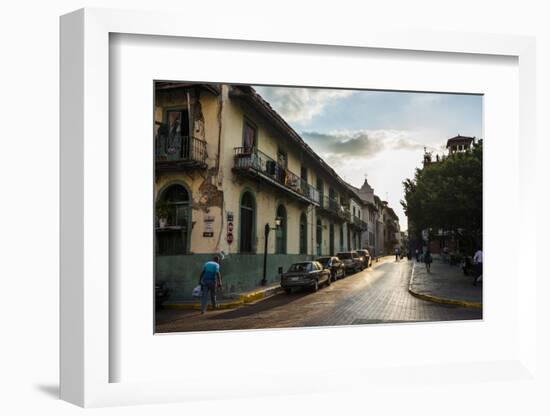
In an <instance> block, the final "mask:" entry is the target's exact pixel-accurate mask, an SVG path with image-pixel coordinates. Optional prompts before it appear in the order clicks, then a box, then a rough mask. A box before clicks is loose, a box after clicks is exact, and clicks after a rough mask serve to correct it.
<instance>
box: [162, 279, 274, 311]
mask: <svg viewBox="0 0 550 416" xmlns="http://www.w3.org/2000/svg"><path fill="white" fill-rule="evenodd" d="M281 292H282V289H281V286H280V285H279V284H278V283H277V284H271V285H269V286H260V287H257V288H255V289H253V290H251V291H248V292H243V293H237V294H230V295H226V296H225V297H224V295H223V294H222V296H221V299H218V302H217V305H218V309H233V308H236V307H238V306H241V305H244V304H245V303H252V302H256V301H258V300H260V299H265V298H268V297H270V296H273V295H276V294H278V293H281ZM162 307H163V308H165V309H187V310H189V309H192V310H200V308H201V302H200V299H198V298H197V299H192V300H182V301H167V302H165V303H164V304H163V305H162ZM211 309H212V305H210V299H208V310H211Z"/></svg>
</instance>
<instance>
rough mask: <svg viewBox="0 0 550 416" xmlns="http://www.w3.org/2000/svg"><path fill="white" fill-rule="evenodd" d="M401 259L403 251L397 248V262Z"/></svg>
mask: <svg viewBox="0 0 550 416" xmlns="http://www.w3.org/2000/svg"><path fill="white" fill-rule="evenodd" d="M400 258H401V251H400V250H399V249H398V248H396V249H395V261H399V259H400Z"/></svg>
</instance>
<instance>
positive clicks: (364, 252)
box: [356, 249, 371, 269]
mask: <svg viewBox="0 0 550 416" xmlns="http://www.w3.org/2000/svg"><path fill="white" fill-rule="evenodd" d="M356 251H357V254H359V256H361V257H363V259H364V265H365V267H364V268H365V269H366V268H368V267H369V266H370V261H371V258H370V254H369V251H368V250H367V249H363V250H356Z"/></svg>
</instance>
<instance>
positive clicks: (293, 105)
mask: <svg viewBox="0 0 550 416" xmlns="http://www.w3.org/2000/svg"><path fill="white" fill-rule="evenodd" d="M255 88H256V90H257V91H258V93H259V94H260V95H261V96H262V97H263V98H264V99H265V100H266V101H267V102H269V103H270V104H271V106H272V107H273V108H274V109H275V111H277V112H278V113H279V114H280V115H281V116H282V117H283V118H284V119H285V120H287V121H288V122H290V123H303V122H307V121H309V120H311V119H312V118H313V117H315V116H316V115H318V114H321V113H322V112H323V109H324V108H325V107H326V106H327V105H328V104H329V103H330V102H332V101H334V100H339V99H342V98H346V97H349V96H350V95H352V94H354V93H355V91H349V90H335V89H318V88H290V87H278V88H273V87H255Z"/></svg>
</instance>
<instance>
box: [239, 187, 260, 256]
mask: <svg viewBox="0 0 550 416" xmlns="http://www.w3.org/2000/svg"><path fill="white" fill-rule="evenodd" d="M240 212H241V218H240V230H239V238H240V240H239V241H240V245H239V247H240V251H241V253H252V252H253V249H254V247H253V241H254V231H255V229H254V228H255V227H254V222H255V219H256V202H255V201H254V197H253V196H252V193H250V192H248V191H247V192H245V193H244V194H243V196H242V198H241V209H240Z"/></svg>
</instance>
